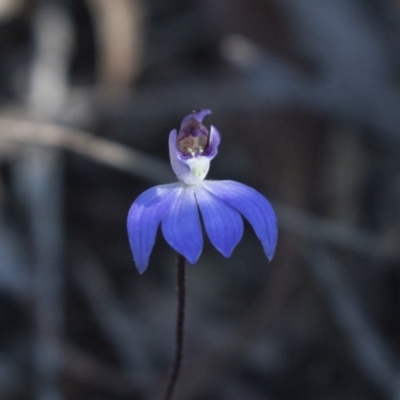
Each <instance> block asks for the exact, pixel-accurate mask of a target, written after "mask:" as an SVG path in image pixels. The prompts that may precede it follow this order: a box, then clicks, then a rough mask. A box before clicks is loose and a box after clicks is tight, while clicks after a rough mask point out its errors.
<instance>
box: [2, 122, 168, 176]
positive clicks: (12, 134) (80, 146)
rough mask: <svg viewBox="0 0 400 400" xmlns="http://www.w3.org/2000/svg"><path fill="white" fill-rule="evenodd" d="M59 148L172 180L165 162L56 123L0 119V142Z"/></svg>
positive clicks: (98, 160) (139, 174)
mask: <svg viewBox="0 0 400 400" xmlns="http://www.w3.org/2000/svg"><path fill="white" fill-rule="evenodd" d="M1 141H6V142H17V143H20V144H30V145H40V146H46V147H53V148H60V149H65V150H69V151H73V152H75V153H78V154H81V155H83V156H85V157H89V158H91V159H92V160H95V161H97V162H101V163H103V164H106V165H108V166H110V167H113V168H116V169H119V170H121V171H124V172H127V173H130V174H133V175H136V176H138V177H140V178H143V179H147V180H149V181H150V182H154V183H163V182H169V181H172V180H175V179H174V176H173V174H172V172H171V170H170V168H166V167H167V164H166V163H164V162H161V161H159V160H158V159H156V158H155V157H150V156H147V155H145V154H143V153H141V152H139V151H136V150H132V149H129V148H128V147H126V146H124V145H122V144H118V143H115V142H112V141H110V140H106V139H101V138H97V137H95V136H94V135H91V134H89V133H86V132H83V131H80V130H76V129H70V128H64V127H61V126H59V125H56V124H51V123H43V122H34V121H28V120H14V119H10V118H0V142H1Z"/></svg>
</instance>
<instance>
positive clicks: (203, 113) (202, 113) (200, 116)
mask: <svg viewBox="0 0 400 400" xmlns="http://www.w3.org/2000/svg"><path fill="white" fill-rule="evenodd" d="M210 114H211V110H209V109H207V108H203V109H202V110H199V111H193V112H192V113H191V114H188V115H186V117H184V118H183V119H182V122H181V129H182V128H183V127H184V126H185V125H186V123H187V121H189V120H190V119H192V118H194V119H195V120H196V121H197V122H200V123H202V122H203V119H204V117H205V116H206V115H210Z"/></svg>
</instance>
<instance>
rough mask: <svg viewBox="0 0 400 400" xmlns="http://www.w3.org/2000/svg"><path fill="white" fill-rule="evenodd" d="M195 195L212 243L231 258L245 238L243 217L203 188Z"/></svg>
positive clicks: (198, 189)
mask: <svg viewBox="0 0 400 400" xmlns="http://www.w3.org/2000/svg"><path fill="white" fill-rule="evenodd" d="M195 194H196V198H197V203H198V205H199V207H200V211H201V215H202V216H203V221H204V226H205V228H206V232H207V234H208V237H209V238H210V240H211V243H212V244H213V245H214V246H215V248H216V249H217V250H218V251H219V252H220V253H221V254H222V255H223V256H225V257H230V256H231V254H232V251H233V249H234V248H235V247H236V245H237V244H238V243H239V242H240V239H241V238H242V236H243V220H242V217H241V216H240V214H239V213H238V212H237V211H236V210H235V209H234V208H233V207H231V206H230V205H228V204H226V203H224V202H223V201H222V200H220V199H219V198H218V197H216V196H215V195H213V194H212V193H210V192H209V191H207V190H206V189H204V188H202V187H201V186H199V187H197V188H196V191H195Z"/></svg>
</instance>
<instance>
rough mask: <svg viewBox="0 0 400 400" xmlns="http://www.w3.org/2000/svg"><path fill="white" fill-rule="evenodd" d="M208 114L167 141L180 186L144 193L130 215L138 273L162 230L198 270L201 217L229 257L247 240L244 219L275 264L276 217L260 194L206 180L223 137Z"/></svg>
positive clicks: (194, 117)
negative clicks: (206, 123)
mask: <svg viewBox="0 0 400 400" xmlns="http://www.w3.org/2000/svg"><path fill="white" fill-rule="evenodd" d="M208 114H211V111H210V110H207V109H203V110H200V111H197V112H196V111H194V112H193V113H191V114H189V115H187V116H186V117H185V118H183V120H182V123H181V126H180V129H179V132H178V131H177V130H176V129H174V130H172V131H171V133H170V135H169V154H170V160H171V166H172V169H173V170H174V172H175V174H176V176H177V178H178V180H179V182H176V183H171V184H166V185H158V186H155V187H153V188H151V189H148V190H147V191H145V192H144V193H142V194H141V195H140V196H139V197H138V198H137V199H136V200H135V201H134V203H133V204H132V206H131V208H130V210H129V214H128V223H127V225H128V236H129V244H130V246H131V249H132V253H133V258H134V260H135V264H136V267H137V269H138V271H139V272H140V273H143V272H144V271H145V270H146V268H147V266H148V263H149V258H150V254H151V251H152V249H153V247H154V242H155V239H156V234H157V230H158V227H159V225H160V224H161V229H162V232H163V235H164V238H165V240H166V241H167V243H168V244H169V245H170V246H171V247H172V248H173V249H174V250H175V251H177V252H178V253H180V254H182V255H183V256H184V257H185V258H186V259H187V260H188V261H189V262H190V263H191V264H195V263H196V262H197V260H198V259H199V257H200V254H201V251H202V249H203V234H202V227H201V223H200V216H199V211H200V212H201V215H202V218H203V222H204V227H205V231H206V233H207V235H208V237H209V239H210V241H211V243H212V244H213V245H214V247H215V248H216V249H217V250H218V251H219V252H220V253H221V254H222V255H223V256H225V257H230V255H231V254H232V251H233V249H234V248H235V247H236V245H237V244H238V243H239V241H240V240H241V238H242V236H243V220H242V216H243V217H244V218H246V219H247V220H248V221H249V223H250V225H252V227H253V229H254V231H255V233H256V235H257V237H258V238H259V239H260V241H261V244H262V246H263V248H264V251H265V254H266V256H267V257H268V259H269V260H271V259H272V257H273V255H274V253H275V248H276V241H277V235H278V228H277V221H276V216H275V212H274V210H273V208H272V206H271V204H270V203H269V202H268V200H267V199H266V198H265V197H264V196H262V195H261V194H260V193H259V192H257V191H256V190H254V189H252V188H251V187H249V186H246V185H244V184H242V183H238V182H234V181H229V180H223V181H210V180H204V178H205V177H206V175H207V173H208V170H209V168H210V161H211V160H212V159H213V158H214V157H215V156H216V155H217V152H218V146H219V144H220V142H221V137H220V134H219V132H218V130H217V129H216V128H215V127H213V126H211V127H210V130H208V129H207V128H206V127H205V126H204V125H203V123H202V122H203V119H204V117H205V116H206V115H208Z"/></svg>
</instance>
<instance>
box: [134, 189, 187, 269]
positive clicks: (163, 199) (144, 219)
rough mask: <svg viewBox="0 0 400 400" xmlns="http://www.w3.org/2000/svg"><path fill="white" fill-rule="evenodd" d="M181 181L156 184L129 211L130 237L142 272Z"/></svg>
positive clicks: (136, 260)
mask: <svg viewBox="0 0 400 400" xmlns="http://www.w3.org/2000/svg"><path fill="white" fill-rule="evenodd" d="M177 186H180V184H179V183H174V184H169V185H159V186H155V187H153V188H151V189H149V190H146V191H145V192H144V193H142V194H141V195H140V196H139V197H138V198H137V199H136V200H135V201H134V203H133V204H132V206H131V208H130V210H129V213H128V221H127V228H128V237H129V244H130V247H131V250H132V253H133V258H134V260H135V264H136V268H137V269H138V271H139V273H140V274H142V273H143V272H144V271H145V270H146V268H147V265H148V263H149V257H150V253H151V251H152V249H153V246H154V242H155V239H156V234H157V228H158V225H159V224H160V222H161V219H162V217H163V216H164V215H165V214H166V213H168V210H169V208H170V207H171V195H172V194H173V193H174V188H175V187H177Z"/></svg>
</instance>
